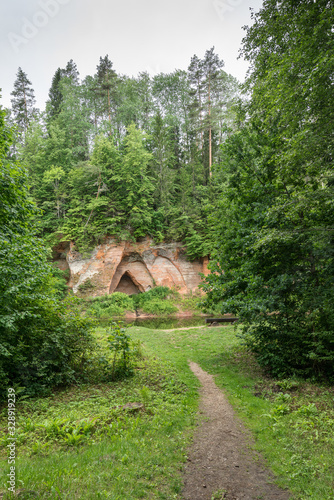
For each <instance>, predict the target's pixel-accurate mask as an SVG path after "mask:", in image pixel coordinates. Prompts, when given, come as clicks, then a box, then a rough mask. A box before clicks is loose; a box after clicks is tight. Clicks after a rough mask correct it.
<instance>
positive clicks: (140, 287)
mask: <svg viewBox="0 0 334 500" xmlns="http://www.w3.org/2000/svg"><path fill="white" fill-rule="evenodd" d="M153 286H154V285H153V278H152V276H151V274H150V272H149V271H148V269H147V267H146V265H145V264H144V263H143V262H141V261H134V262H129V259H124V260H123V261H122V262H121V263H120V264H119V266H118V268H117V270H116V272H115V274H114V277H113V279H112V280H111V283H110V287H109V293H113V292H116V291H117V292H120V291H122V292H123V293H127V294H128V295H131V294H132V293H139V292H146V291H147V290H150V289H151V288H152V287H153ZM127 290H128V291H127ZM136 290H137V291H136ZM129 291H130V292H131V293H129Z"/></svg>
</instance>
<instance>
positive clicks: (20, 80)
mask: <svg viewBox="0 0 334 500" xmlns="http://www.w3.org/2000/svg"><path fill="white" fill-rule="evenodd" d="M11 95H12V96H13V99H12V100H11V101H12V110H13V115H14V118H15V122H16V124H17V126H18V129H19V132H20V133H22V134H23V136H25V134H26V131H27V128H28V126H29V123H30V120H31V118H32V116H33V114H34V111H35V109H34V104H35V95H34V90H33V88H32V87H31V81H30V80H29V79H28V77H27V75H26V73H24V71H22V69H21V68H19V69H18V72H17V75H16V80H15V82H14V90H13V92H12V93H11Z"/></svg>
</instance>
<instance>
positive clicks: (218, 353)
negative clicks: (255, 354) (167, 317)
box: [0, 326, 334, 500]
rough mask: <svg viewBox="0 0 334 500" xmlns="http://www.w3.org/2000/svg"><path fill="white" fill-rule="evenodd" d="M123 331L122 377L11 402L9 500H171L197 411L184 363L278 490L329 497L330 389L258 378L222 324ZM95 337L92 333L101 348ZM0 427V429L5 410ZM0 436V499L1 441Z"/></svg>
mask: <svg viewBox="0 0 334 500" xmlns="http://www.w3.org/2000/svg"><path fill="white" fill-rule="evenodd" d="M128 333H130V335H131V337H132V339H133V340H134V341H135V342H136V341H138V340H140V341H141V343H142V345H143V351H144V353H145V356H146V357H145V358H139V357H138V358H137V361H136V365H135V370H134V375H133V376H132V377H130V378H127V379H125V380H123V381H117V382H107V383H99V384H87V385H82V386H77V387H72V388H69V389H66V390H63V391H58V392H55V393H54V394H53V395H51V396H49V397H47V398H38V399H24V400H21V401H19V403H18V405H17V430H18V432H17V462H16V467H17V488H18V489H19V490H21V493H20V498H41V499H44V498H61V499H73V498H82V499H95V498H96V499H97V498H111V499H113V500H116V499H122V500H123V499H124V498H126V499H127V500H134V499H141V498H143V499H168V500H169V499H173V498H176V499H180V498H181V494H180V492H181V486H182V472H181V471H182V467H183V464H184V462H185V460H186V455H187V447H188V445H189V442H190V438H191V434H192V429H193V427H194V423H195V421H196V411H197V403H198V391H197V389H198V382H197V379H196V378H195V376H194V375H193V374H192V372H191V371H190V369H189V367H188V360H190V359H191V360H192V361H195V362H196V363H198V364H199V365H200V366H201V367H202V368H203V369H204V370H206V371H208V372H209V373H211V374H213V375H215V380H216V383H217V385H218V387H221V388H222V389H224V390H225V392H226V394H227V395H228V397H229V400H230V401H231V403H232V404H233V406H234V408H235V409H236V410H237V412H238V414H239V415H240V417H241V418H242V420H243V421H244V422H245V424H246V425H247V426H248V427H249V428H250V429H251V430H252V432H253V434H254V436H255V438H256V449H257V450H258V451H260V452H261V453H262V454H263V455H264V457H265V458H266V459H267V462H268V464H269V466H270V468H271V469H272V470H273V472H274V473H275V474H277V476H278V484H280V485H281V486H283V487H288V488H289V489H290V490H291V491H292V492H293V493H294V498H296V499H300V500H306V499H310V500H330V499H331V500H332V499H333V498H334V490H333V479H334V440H333V427H334V412H333V398H334V391H333V388H332V387H324V386H323V387H322V386H316V385H312V384H311V383H308V382H302V381H299V380H283V381H274V380H272V379H269V378H267V377H265V376H264V375H263V373H262V372H261V371H260V370H259V368H258V366H257V363H256V362H255V361H254V360H253V358H252V357H251V356H250V355H249V353H248V352H246V351H245V349H244V347H243V346H242V343H241V341H240V339H239V338H238V336H237V335H236V333H235V332H234V329H233V327H231V326H224V327H215V328H207V327H200V328H197V329H190V330H174V331H172V332H164V331H163V330H150V329H147V328H141V327H132V328H129V329H128ZM106 336H107V331H106V330H105V329H104V328H98V329H96V337H97V339H98V341H99V342H100V344H101V345H102V350H103V349H104V347H105V346H106V342H105V338H106ZM137 345H138V344H137ZM128 403H137V405H132V406H131V405H130V406H129V405H128V406H126V405H127V404H128ZM0 425H1V428H2V429H5V426H6V409H3V410H2V412H1V421H0ZM0 436H1V446H2V449H1V453H2V459H3V460H4V462H3V463H4V464H5V467H3V468H2V472H1V473H0V485H1V487H2V488H3V490H2V491H3V492H4V491H5V490H4V487H3V485H4V483H5V481H6V480H7V478H6V474H7V473H8V470H7V469H8V466H7V464H6V454H7V449H6V444H7V442H8V441H7V439H6V434H5V433H4V432H2V433H1V435H0ZM29 492H30V493H29ZM36 495H37V496H36ZM3 498H4V499H10V498H12V496H11V495H10V494H7V493H5V495H4V497H3Z"/></svg>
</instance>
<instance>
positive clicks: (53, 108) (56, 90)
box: [46, 68, 64, 122]
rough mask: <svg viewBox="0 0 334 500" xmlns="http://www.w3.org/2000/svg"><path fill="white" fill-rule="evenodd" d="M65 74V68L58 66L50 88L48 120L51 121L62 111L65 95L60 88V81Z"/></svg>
mask: <svg viewBox="0 0 334 500" xmlns="http://www.w3.org/2000/svg"><path fill="white" fill-rule="evenodd" d="M63 76H64V70H62V69H60V68H58V69H57V71H56V72H55V74H54V77H53V79H52V84H51V87H50V90H49V100H48V102H47V107H46V110H47V115H48V122H51V121H52V120H53V119H54V118H56V117H57V116H58V115H59V113H60V111H61V103H62V101H63V95H62V92H61V88H60V82H61V79H62V78H63Z"/></svg>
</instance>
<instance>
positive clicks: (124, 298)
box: [88, 292, 134, 318]
mask: <svg viewBox="0 0 334 500" xmlns="http://www.w3.org/2000/svg"><path fill="white" fill-rule="evenodd" d="M133 310H134V303H133V300H132V298H131V297H129V295H126V293H122V292H114V293H112V294H110V295H103V296H101V297H95V298H94V299H92V304H91V305H90V307H89V309H88V313H89V314H91V315H94V316H96V317H97V318H112V317H113V316H122V315H123V314H124V313H125V312H126V311H133Z"/></svg>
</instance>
